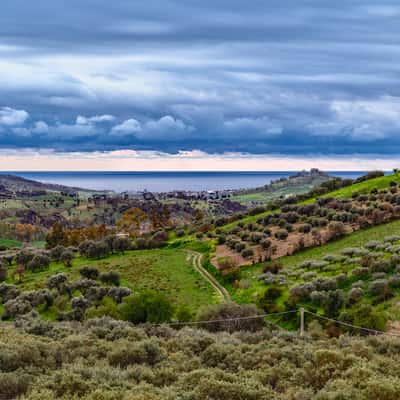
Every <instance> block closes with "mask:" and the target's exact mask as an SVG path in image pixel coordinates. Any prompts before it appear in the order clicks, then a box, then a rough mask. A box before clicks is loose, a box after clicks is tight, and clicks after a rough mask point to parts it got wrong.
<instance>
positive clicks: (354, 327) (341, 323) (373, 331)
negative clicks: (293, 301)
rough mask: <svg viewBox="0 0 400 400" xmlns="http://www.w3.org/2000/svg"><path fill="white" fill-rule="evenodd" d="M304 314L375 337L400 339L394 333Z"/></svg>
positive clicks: (309, 312) (399, 335) (311, 313)
mask: <svg viewBox="0 0 400 400" xmlns="http://www.w3.org/2000/svg"><path fill="white" fill-rule="evenodd" d="M304 312H305V313H307V314H310V315H313V316H314V317H317V318H319V319H323V320H325V321H330V322H334V323H336V324H338V325H343V326H347V327H348V328H353V329H358V330H360V331H365V332H369V333H374V334H375V335H378V334H379V335H387V336H394V337H400V334H396V333H394V332H385V331H380V330H377V329H371V328H364V327H363V326H358V325H353V324H349V323H348V322H343V321H338V320H337V319H333V318H328V317H324V316H322V315H318V314H315V313H313V312H311V311H307V310H304Z"/></svg>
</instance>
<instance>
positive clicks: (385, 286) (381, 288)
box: [368, 279, 391, 299]
mask: <svg viewBox="0 0 400 400" xmlns="http://www.w3.org/2000/svg"><path fill="white" fill-rule="evenodd" d="M368 290H369V291H370V293H371V294H372V295H373V296H380V297H382V298H384V299H386V298H388V297H389V296H390V294H391V292H390V288H389V282H388V281H387V280H386V279H377V280H375V281H372V282H371V283H370V284H369V286H368Z"/></svg>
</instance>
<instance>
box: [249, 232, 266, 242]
mask: <svg viewBox="0 0 400 400" xmlns="http://www.w3.org/2000/svg"><path fill="white" fill-rule="evenodd" d="M263 237H264V235H263V234H262V233H259V232H253V233H252V234H251V235H250V240H251V241H252V242H253V243H254V244H257V243H260V242H261V240H262V238H263Z"/></svg>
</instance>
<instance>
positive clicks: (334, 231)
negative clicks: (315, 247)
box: [328, 221, 346, 239]
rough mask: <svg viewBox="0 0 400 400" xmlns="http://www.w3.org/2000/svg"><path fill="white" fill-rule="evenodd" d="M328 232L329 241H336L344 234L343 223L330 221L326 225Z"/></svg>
mask: <svg viewBox="0 0 400 400" xmlns="http://www.w3.org/2000/svg"><path fill="white" fill-rule="evenodd" d="M328 231H329V234H330V237H331V239H338V238H340V237H342V236H344V235H345V234H346V227H345V225H344V224H343V222H339V221H331V222H329V224H328Z"/></svg>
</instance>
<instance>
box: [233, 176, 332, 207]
mask: <svg viewBox="0 0 400 400" xmlns="http://www.w3.org/2000/svg"><path fill="white" fill-rule="evenodd" d="M329 179H330V178H329V177H328V176H326V175H315V176H312V175H305V176H299V177H295V178H292V179H287V180H284V181H278V182H274V183H272V184H270V185H267V186H266V187H265V188H258V189H253V190H243V191H242V192H243V193H241V192H238V193H237V194H235V195H234V196H233V197H232V200H233V201H237V202H239V203H242V204H245V205H253V206H254V205H266V204H268V203H269V202H271V201H272V200H275V199H279V198H285V197H287V196H293V195H297V194H303V193H307V192H309V191H310V190H311V189H313V188H314V187H316V186H318V185H320V184H321V183H323V182H326V181H327V180H329Z"/></svg>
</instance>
